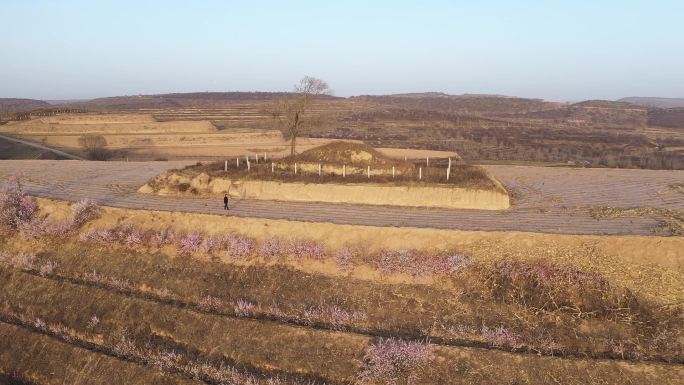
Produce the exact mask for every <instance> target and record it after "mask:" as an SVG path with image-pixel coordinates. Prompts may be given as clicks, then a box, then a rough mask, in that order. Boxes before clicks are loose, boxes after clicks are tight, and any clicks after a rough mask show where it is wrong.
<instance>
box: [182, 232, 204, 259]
mask: <svg viewBox="0 0 684 385" xmlns="http://www.w3.org/2000/svg"><path fill="white" fill-rule="evenodd" d="M202 241H203V238H202V235H201V234H200V233H190V234H183V235H179V236H178V237H177V238H176V246H178V252H179V253H180V254H181V255H186V256H187V255H191V254H195V253H197V252H198V251H199V250H200V246H201V245H202Z"/></svg>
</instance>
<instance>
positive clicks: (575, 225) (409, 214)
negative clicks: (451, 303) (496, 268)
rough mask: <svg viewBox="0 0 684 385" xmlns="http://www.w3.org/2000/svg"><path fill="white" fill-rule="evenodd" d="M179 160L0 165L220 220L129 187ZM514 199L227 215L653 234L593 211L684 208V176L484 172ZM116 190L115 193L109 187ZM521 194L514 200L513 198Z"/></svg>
mask: <svg viewBox="0 0 684 385" xmlns="http://www.w3.org/2000/svg"><path fill="white" fill-rule="evenodd" d="M183 164H187V163H183V162H140V163H137V162H130V163H129V162H70V163H69V164H68V165H69V167H68V168H67V167H64V166H66V165H67V164H66V163H60V162H51V161H40V162H37V161H5V162H1V163H0V175H2V176H3V177H7V176H9V175H11V174H20V175H24V177H25V180H26V183H25V184H26V187H27V190H28V192H29V193H31V194H33V195H36V196H41V197H47V198H54V199H63V200H68V201H75V200H78V199H81V198H92V199H95V200H97V201H98V202H99V203H100V204H102V205H106V206H112V207H123V208H133V209H147V210H160V211H183V212H197V213H208V214H216V215H226V213H225V211H223V210H222V207H221V205H220V204H219V203H218V202H217V200H216V199H215V198H214V199H211V198H206V197H197V198H186V197H183V198H179V197H161V196H155V195H149V194H141V193H138V192H137V191H136V189H135V186H139V185H142V184H144V183H145V182H146V181H147V180H149V179H150V178H152V177H154V176H156V175H157V174H159V173H161V172H163V171H165V170H167V169H171V168H176V167H182V165H183ZM486 168H487V169H488V170H489V171H490V172H491V173H492V174H493V175H494V176H495V177H497V178H499V180H501V181H502V182H503V183H504V184H505V185H506V186H507V187H508V188H511V189H512V190H513V191H514V192H515V193H516V198H515V199H514V207H513V208H511V209H510V210H505V211H484V210H439V209H421V208H409V209H406V208H397V207H391V206H370V205H349V204H329V203H316V202H273V201H258V200H235V201H234V202H233V207H232V209H231V211H230V212H229V213H228V214H229V215H232V216H238V217H255V218H269V219H285V220H297V221H307V222H331V223H338V224H357V225H372V226H408V227H424V228H440V229H458V230H483V231H530V232H547V233H563V234H598V235H601V234H606V235H628V234H632V235H652V234H653V229H654V227H655V226H656V225H657V221H656V219H654V218H650V217H629V218H610V219H602V220H597V219H594V218H592V217H591V215H590V213H589V210H590V208H591V207H596V206H616V207H625V208H629V207H655V208H663V209H669V210H679V211H681V210H684V199H681V193H678V192H676V191H675V190H674V189H672V188H670V185H673V184H676V183H682V181H683V180H684V171H645V170H611V169H567V168H543V167H525V166H486ZM115 186H116V187H115ZM518 195H519V196H518Z"/></svg>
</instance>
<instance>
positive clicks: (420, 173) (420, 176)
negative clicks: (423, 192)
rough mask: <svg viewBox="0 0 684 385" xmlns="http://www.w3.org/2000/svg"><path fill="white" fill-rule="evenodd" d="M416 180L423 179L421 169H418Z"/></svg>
mask: <svg viewBox="0 0 684 385" xmlns="http://www.w3.org/2000/svg"><path fill="white" fill-rule="evenodd" d="M418 179H423V168H422V167H418Z"/></svg>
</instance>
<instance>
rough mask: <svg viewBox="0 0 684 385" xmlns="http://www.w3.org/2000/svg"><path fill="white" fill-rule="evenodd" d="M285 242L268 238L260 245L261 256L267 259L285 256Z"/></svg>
mask: <svg viewBox="0 0 684 385" xmlns="http://www.w3.org/2000/svg"><path fill="white" fill-rule="evenodd" d="M285 252H286V250H285V245H284V242H283V241H282V240H281V239H280V238H278V237H272V238H267V239H265V240H264V241H263V242H261V244H260V245H259V255H260V256H261V257H264V258H266V259H278V258H282V257H283V256H284V255H285Z"/></svg>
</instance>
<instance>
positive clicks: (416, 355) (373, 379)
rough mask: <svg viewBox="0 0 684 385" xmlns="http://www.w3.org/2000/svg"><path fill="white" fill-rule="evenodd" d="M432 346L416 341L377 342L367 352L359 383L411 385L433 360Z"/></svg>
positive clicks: (391, 340) (358, 379) (359, 375)
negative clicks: (401, 384) (403, 384)
mask: <svg viewBox="0 0 684 385" xmlns="http://www.w3.org/2000/svg"><path fill="white" fill-rule="evenodd" d="M432 357H433V355H432V347H431V346H430V345H428V344H425V343H422V342H416V341H403V340H397V339H393V338H390V339H380V340H378V341H377V342H376V343H374V344H372V345H370V346H369V347H368V348H367V349H366V354H365V355H364V363H365V365H364V368H363V369H362V370H361V371H360V372H359V373H358V375H357V383H358V384H388V385H394V384H400V383H405V384H407V385H413V384H416V383H417V382H418V380H419V379H420V376H421V374H422V372H423V370H424V369H425V368H426V366H427V365H428V364H429V362H430V360H432Z"/></svg>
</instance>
